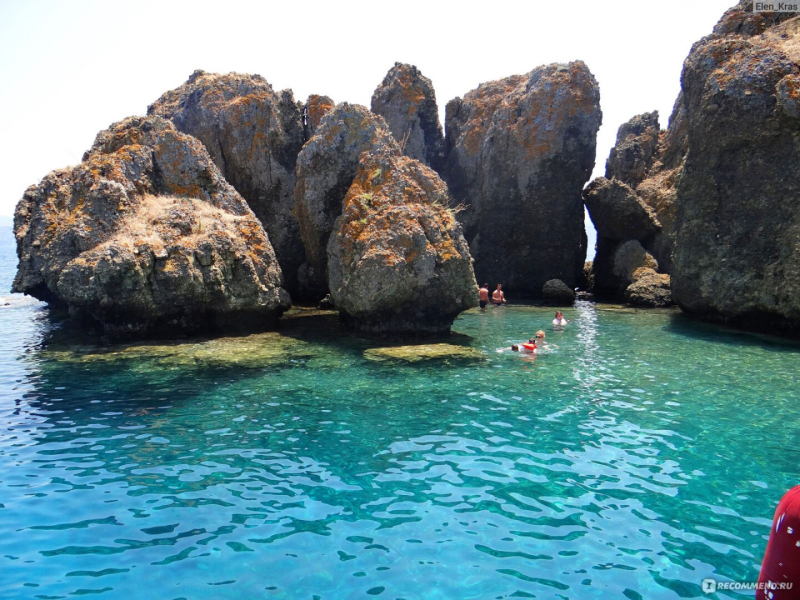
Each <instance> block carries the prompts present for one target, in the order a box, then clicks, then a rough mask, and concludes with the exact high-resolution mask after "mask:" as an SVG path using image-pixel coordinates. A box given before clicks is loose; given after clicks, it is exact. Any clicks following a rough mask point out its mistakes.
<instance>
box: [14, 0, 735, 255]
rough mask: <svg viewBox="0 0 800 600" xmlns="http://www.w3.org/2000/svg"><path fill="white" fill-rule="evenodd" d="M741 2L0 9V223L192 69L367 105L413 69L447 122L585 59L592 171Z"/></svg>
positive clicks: (121, 2)
mask: <svg viewBox="0 0 800 600" xmlns="http://www.w3.org/2000/svg"><path fill="white" fill-rule="evenodd" d="M735 3H736V1H735V0H570V1H565V0H555V1H554V0H551V1H541V0H525V1H504V0H493V1H492V2H488V1H486V0H483V1H481V2H472V1H464V0H462V1H454V0H425V1H419V0H405V1H404V2H402V3H395V2H381V1H380V0H369V1H355V0H354V1H349V0H348V1H339V0H328V1H316V0H302V1H300V2H289V1H287V0H283V1H280V2H274V1H272V0H262V1H260V2H249V1H244V0H227V1H226V2H224V3H223V2H208V1H204V0H194V1H192V2H186V1H177V0H159V1H157V2H152V1H149V0H148V1H140V2H133V1H125V0H115V1H113V2H111V1H102V2H101V1H94V0H69V1H63V0H38V1H36V2H33V1H30V0H27V1H26V0H0V81H2V85H0V224H3V221H5V222H6V223H7V222H8V220H7V217H8V216H10V215H12V214H13V212H14V207H15V205H16V203H17V201H18V200H19V199H20V198H21V197H22V194H23V192H24V191H25V189H26V188H27V187H28V186H29V185H33V184H36V183H38V182H39V181H40V180H41V178H42V177H44V176H45V175H46V174H47V173H49V172H50V171H51V170H53V169H57V168H62V167H66V166H69V165H74V164H77V163H79V162H80V160H81V156H82V155H83V152H84V151H86V150H87V149H88V148H89V147H90V146H91V144H92V142H93V140H94V138H95V136H96V134H97V132H99V131H101V130H103V129H105V128H107V127H108V126H109V125H111V124H112V123H114V122H116V121H119V120H121V119H123V118H125V117H127V116H130V115H137V114H140V115H141V114H145V113H146V111H147V106H148V105H149V104H150V103H152V102H153V101H154V100H156V99H157V98H158V97H159V96H160V95H161V94H162V93H163V92H165V91H167V90H170V89H173V88H175V87H178V86H179V85H181V84H182V83H183V82H185V81H186V79H187V78H188V77H189V75H190V74H191V73H192V72H193V71H194V70H195V69H203V70H205V71H210V72H218V73H227V72H231V71H236V72H240V73H258V74H260V75H263V76H264V77H265V78H266V79H267V80H268V81H269V82H270V83H271V84H272V86H273V87H274V88H275V89H276V90H278V89H285V88H291V89H292V90H293V91H294V95H295V98H296V99H300V100H305V99H306V98H307V97H308V95H309V94H325V95H328V96H330V97H331V98H333V99H334V100H335V101H336V102H342V101H348V102H353V103H358V104H363V105H366V106H369V103H370V98H371V97H372V92H373V91H374V90H375V88H376V87H377V85H378V84H379V83H380V82H381V81H382V79H383V77H384V75H385V74H386V72H387V71H388V70H389V68H390V67H391V66H392V65H393V64H394V63H395V62H405V63H410V64H414V65H416V66H417V67H418V68H419V69H420V71H421V72H422V73H423V74H424V75H425V76H427V77H428V78H430V79H431V80H432V82H433V85H434V87H435V89H436V98H437V102H438V104H439V113H440V114H439V116H440V119H441V120H442V121H444V107H445V105H446V104H447V102H448V101H449V100H450V99H452V98H454V97H456V96H463V95H464V94H465V93H466V92H468V91H469V90H471V89H474V88H475V87H477V86H478V85H479V84H480V83H483V82H485V81H491V80H494V79H500V78H503V77H507V76H509V75H513V74H519V73H527V72H529V71H531V70H532V69H534V68H535V67H537V66H539V65H543V64H549V63H552V62H569V61H572V60H578V59H580V60H583V61H584V62H585V63H586V64H587V65H588V66H589V68H590V69H591V71H592V72H593V73H594V76H595V77H596V78H597V80H598V82H599V84H600V95H601V100H600V102H601V108H602V111H603V125H602V127H601V129H600V132H599V134H598V144H597V162H596V166H595V171H594V174H593V177H596V176H599V175H602V174H603V173H604V170H605V160H606V158H607V157H608V153H609V150H610V149H611V147H612V146H613V145H614V141H615V138H616V132H617V129H618V128H619V126H620V125H621V124H622V123H624V122H625V121H627V120H628V119H630V118H631V117H633V116H634V115H637V114H640V113H642V112H649V111H652V110H658V111H659V114H660V117H661V119H660V121H661V126H662V127H663V128H665V127H666V126H667V121H668V118H669V115H670V113H671V111H672V106H673V104H674V102H675V98H676V97H677V95H678V92H679V90H680V73H681V68H682V65H683V60H684V59H685V58H686V56H687V55H688V53H689V50H690V49H691V46H692V44H693V43H694V42H695V41H697V40H699V39H700V38H701V37H703V36H704V35H708V34H709V33H711V30H712V28H713V26H714V24H715V23H716V22H717V21H718V20H719V18H720V17H721V16H722V14H723V13H724V12H725V10H726V9H727V8H729V7H730V6H732V5H734V4H735ZM588 225H589V229H590V248H591V247H592V246H593V243H594V242H593V231H592V230H591V223H588ZM590 254H591V251H590Z"/></svg>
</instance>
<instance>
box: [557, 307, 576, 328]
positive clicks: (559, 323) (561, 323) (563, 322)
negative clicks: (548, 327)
mask: <svg viewBox="0 0 800 600" xmlns="http://www.w3.org/2000/svg"><path fill="white" fill-rule="evenodd" d="M570 321H572V319H569V320H567V319H565V318H564V313H562V312H561V311H560V310H559V311H556V318H555V319H553V326H554V327H563V326H564V325H566V324H567V323H569V322H570Z"/></svg>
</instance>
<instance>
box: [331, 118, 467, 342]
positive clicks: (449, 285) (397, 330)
mask: <svg viewBox="0 0 800 600" xmlns="http://www.w3.org/2000/svg"><path fill="white" fill-rule="evenodd" d="M323 127H324V125H323ZM449 202H450V197H449V194H448V191H447V186H446V185H445V184H444V182H443V181H442V180H441V179H440V178H439V177H438V176H437V175H436V173H435V172H434V171H433V170H431V169H430V168H428V167H426V166H424V165H423V164H422V163H420V162H419V161H416V160H413V159H410V158H407V157H404V156H400V154H399V151H398V149H397V148H396V147H394V146H389V147H385V148H384V149H383V150H381V151H378V152H365V153H364V154H363V155H362V157H361V161H360V165H359V167H358V172H357V174H356V177H355V179H354V181H353V183H352V185H351V186H350V189H349V190H348V192H347V196H346V197H345V200H344V209H343V212H342V215H341V216H340V217H339V218H338V219H337V220H336V224H335V226H334V230H333V233H332V235H331V236H330V239H329V241H328V275H329V281H330V288H331V296H332V297H333V300H334V303H335V304H336V307H337V308H338V309H339V314H340V316H341V318H342V319H343V321H344V322H345V323H346V324H347V325H348V326H350V327H351V328H353V329H355V330H357V331H360V332H363V333H367V334H370V335H380V336H382V335H400V336H402V335H423V336H424V335H435V334H442V333H447V332H449V331H450V326H451V325H452V323H453V320H454V319H455V318H456V317H457V316H458V315H459V313H461V312H462V311H464V310H467V309H468V308H471V307H473V306H477V304H478V286H477V283H476V282H475V275H474V273H473V270H472V259H471V257H470V254H469V248H468V246H467V242H466V240H465V239H464V236H463V235H462V233H461V225H460V224H459V223H458V221H457V220H456V218H455V216H454V214H453V212H452V210H450V209H449V208H448V204H449Z"/></svg>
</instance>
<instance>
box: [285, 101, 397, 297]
mask: <svg viewBox="0 0 800 600" xmlns="http://www.w3.org/2000/svg"><path fill="white" fill-rule="evenodd" d="M383 148H390V149H392V151H393V152H396V153H397V154H400V147H399V146H398V145H397V143H396V142H395V141H394V138H393V137H392V134H391V132H390V131H389V128H388V127H387V126H386V122H385V121H384V120H383V118H382V117H379V116H376V115H374V114H372V113H371V112H370V111H369V110H367V109H366V108H365V107H363V106H359V105H357V104H348V103H346V102H345V103H342V104H339V105H337V106H336V107H335V108H334V109H333V110H331V111H330V112H329V113H327V115H326V116H325V117H324V118H323V119H322V121H321V122H320V125H319V128H318V129H317V131H316V133H315V135H314V137H312V138H311V139H310V140H309V141H308V142H307V143H306V145H305V146H304V147H303V150H302V152H301V153H300V155H299V156H298V158H297V187H296V189H295V203H296V214H297V219H298V221H299V223H300V234H301V236H302V240H303V244H304V246H305V250H306V257H307V260H308V265H307V268H306V271H305V273H304V274H303V276H304V277H305V278H306V280H307V281H308V285H309V287H311V288H313V289H315V290H316V293H317V294H318V296H319V298H322V296H324V295H325V294H326V293H327V292H328V278H327V268H328V255H327V246H328V238H329V237H330V235H331V231H333V225H334V222H335V221H336V218H337V217H338V216H339V215H340V214H342V203H343V201H344V197H345V194H346V193H347V190H348V189H350V184H352V183H353V178H354V177H355V175H356V170H357V169H358V160H359V157H360V156H361V153H362V152H364V151H379V150H382V149H383Z"/></svg>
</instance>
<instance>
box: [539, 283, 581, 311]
mask: <svg viewBox="0 0 800 600" xmlns="http://www.w3.org/2000/svg"><path fill="white" fill-rule="evenodd" d="M542 300H544V303H545V304H547V305H549V306H572V305H573V304H574V302H575V291H574V290H572V289H571V288H570V287H569V286H568V285H567V284H566V283H564V282H563V281H561V280H560V279H551V280H550V281H548V282H546V283H545V284H544V286H542Z"/></svg>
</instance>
